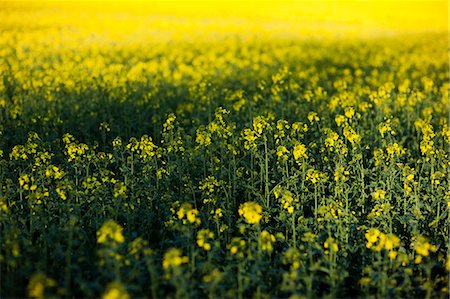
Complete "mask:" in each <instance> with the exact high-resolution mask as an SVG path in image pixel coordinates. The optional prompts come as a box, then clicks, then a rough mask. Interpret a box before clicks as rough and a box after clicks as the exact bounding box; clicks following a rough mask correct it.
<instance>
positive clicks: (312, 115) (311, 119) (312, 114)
mask: <svg viewBox="0 0 450 299" xmlns="http://www.w3.org/2000/svg"><path fill="white" fill-rule="evenodd" d="M308 120H309V122H310V123H311V124H313V123H314V122H318V121H320V118H319V116H318V115H317V113H316V112H314V111H313V112H309V113H308Z"/></svg>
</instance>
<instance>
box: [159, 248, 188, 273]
mask: <svg viewBox="0 0 450 299" xmlns="http://www.w3.org/2000/svg"><path fill="white" fill-rule="evenodd" d="M188 262H189V257H187V256H183V252H182V251H181V250H180V249H178V248H170V249H169V250H167V251H166V253H164V258H163V262H162V266H163V269H165V270H168V269H171V268H176V267H179V266H181V265H182V264H186V263H188Z"/></svg>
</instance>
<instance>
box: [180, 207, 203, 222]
mask: <svg viewBox="0 0 450 299" xmlns="http://www.w3.org/2000/svg"><path fill="white" fill-rule="evenodd" d="M177 217H178V219H180V220H182V221H183V224H185V223H187V222H189V223H191V224H196V225H199V224H200V223H201V220H200V218H199V217H198V210H197V209H194V208H193V206H192V204H191V203H189V202H185V203H183V204H182V205H181V207H180V209H179V210H178V212H177Z"/></svg>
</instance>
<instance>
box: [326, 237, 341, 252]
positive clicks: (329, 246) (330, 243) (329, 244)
mask: <svg viewBox="0 0 450 299" xmlns="http://www.w3.org/2000/svg"><path fill="white" fill-rule="evenodd" d="M323 247H324V248H325V254H329V253H330V250H331V252H338V251H339V245H338V243H337V242H336V240H335V239H334V238H333V237H328V238H327V240H326V241H325V242H324V243H323Z"/></svg>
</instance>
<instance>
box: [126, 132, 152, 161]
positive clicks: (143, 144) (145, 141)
mask: <svg viewBox="0 0 450 299" xmlns="http://www.w3.org/2000/svg"><path fill="white" fill-rule="evenodd" d="M127 148H128V149H129V150H130V151H131V152H133V153H136V154H137V155H138V156H139V157H140V158H141V159H143V160H147V159H150V158H152V157H154V156H155V155H156V149H157V146H156V145H155V144H154V143H153V141H152V138H151V137H150V136H147V135H143V136H142V137H141V139H140V140H139V141H138V140H137V139H136V138H131V139H130V143H128V145H127Z"/></svg>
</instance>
